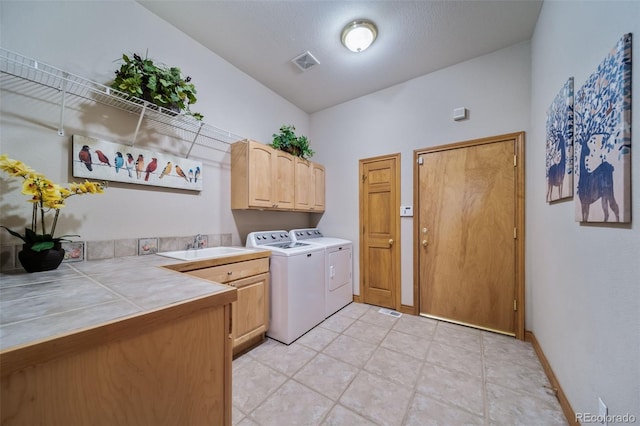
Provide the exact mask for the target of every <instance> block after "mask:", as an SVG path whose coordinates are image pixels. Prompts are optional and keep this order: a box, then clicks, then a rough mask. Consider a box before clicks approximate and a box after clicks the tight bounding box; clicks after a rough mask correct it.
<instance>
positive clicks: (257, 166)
mask: <svg viewBox="0 0 640 426" xmlns="http://www.w3.org/2000/svg"><path fill="white" fill-rule="evenodd" d="M274 154H275V151H274V150H273V149H272V148H270V147H268V146H267V145H263V144H261V143H258V142H254V141H250V142H249V153H248V167H247V169H248V170H247V175H248V185H249V200H248V204H249V206H250V207H273V205H274V202H273V189H272V185H271V181H272V176H273V175H274V173H275V172H274V165H275V162H274V158H273V157H274Z"/></svg>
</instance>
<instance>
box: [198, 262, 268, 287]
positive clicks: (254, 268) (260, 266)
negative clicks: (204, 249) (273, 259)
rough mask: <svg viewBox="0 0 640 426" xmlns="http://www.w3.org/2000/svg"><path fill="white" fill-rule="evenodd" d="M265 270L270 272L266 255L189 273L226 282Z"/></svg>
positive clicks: (218, 281)
mask: <svg viewBox="0 0 640 426" xmlns="http://www.w3.org/2000/svg"><path fill="white" fill-rule="evenodd" d="M264 272H269V258H266V257H265V258H263V259H255V260H247V261H246V262H237V263H230V264H228V265H222V266H212V267H210V268H202V269H196V270H193V271H189V272H187V274H189V275H193V276H194V277H199V278H204V279H206V280H209V281H215V282H217V283H222V284H225V283H228V282H230V281H235V280H239V279H241V278H246V277H251V276H253V275H258V274H262V273H264Z"/></svg>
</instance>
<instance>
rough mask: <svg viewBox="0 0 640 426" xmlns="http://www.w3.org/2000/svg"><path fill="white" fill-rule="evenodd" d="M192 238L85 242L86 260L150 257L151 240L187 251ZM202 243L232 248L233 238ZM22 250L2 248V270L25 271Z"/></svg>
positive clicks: (214, 237)
mask: <svg viewBox="0 0 640 426" xmlns="http://www.w3.org/2000/svg"><path fill="white" fill-rule="evenodd" d="M193 239H194V236H193V235H190V236H180V237H145V238H128V239H120V240H101V241H83V243H84V256H83V258H84V259H86V260H98V259H112V258H114V257H125V256H136V255H146V254H151V253H150V252H151V250H146V251H145V250H140V247H141V246H148V242H149V241H156V242H157V250H156V251H159V252H163V251H173V250H184V249H186V248H187V245H190V244H193ZM201 241H202V247H218V246H230V245H231V242H232V238H231V234H208V235H207V234H203V235H202V240H201ZM21 250H22V244H15V245H4V246H0V271H10V270H14V269H21V268H22V266H21V265H20V261H19V260H18V252H20V251H21ZM156 251H153V252H156ZM76 261H77V260H76Z"/></svg>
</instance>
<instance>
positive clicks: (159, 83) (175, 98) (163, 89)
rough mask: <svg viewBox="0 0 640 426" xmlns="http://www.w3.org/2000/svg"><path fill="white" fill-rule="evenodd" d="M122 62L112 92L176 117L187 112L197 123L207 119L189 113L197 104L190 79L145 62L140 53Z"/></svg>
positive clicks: (148, 60)
mask: <svg viewBox="0 0 640 426" xmlns="http://www.w3.org/2000/svg"><path fill="white" fill-rule="evenodd" d="M122 61H123V62H124V63H123V64H122V65H121V66H120V69H119V70H117V71H116V78H115V80H114V81H113V83H111V87H112V88H114V89H117V90H120V91H122V92H124V93H126V94H129V95H133V96H135V97H137V98H141V99H144V100H145V101H148V102H151V103H152V104H154V105H158V106H160V107H163V108H166V109H168V110H169V111H173V112H175V113H179V112H181V111H184V112H185V113H186V114H187V115H191V116H193V117H194V118H195V119H197V120H202V119H203V118H204V116H203V115H202V114H200V113H198V112H191V110H190V109H189V107H190V105H193V104H194V103H196V101H197V99H196V96H195V95H196V88H195V86H194V84H193V83H191V77H189V76H187V77H185V78H182V75H181V71H180V68H177V67H167V66H165V65H159V64H155V63H154V62H153V60H152V59H149V58H146V57H145V58H144V59H143V58H142V57H141V56H140V55H138V54H137V53H134V54H133V57H129V56H127V55H126V54H123V55H122Z"/></svg>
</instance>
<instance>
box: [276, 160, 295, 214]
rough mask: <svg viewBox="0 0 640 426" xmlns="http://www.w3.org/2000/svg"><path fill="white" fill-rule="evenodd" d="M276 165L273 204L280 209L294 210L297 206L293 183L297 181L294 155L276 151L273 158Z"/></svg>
mask: <svg viewBox="0 0 640 426" xmlns="http://www.w3.org/2000/svg"><path fill="white" fill-rule="evenodd" d="M273 159H274V162H275V164H274V165H273V171H274V173H275V176H274V177H273V181H272V184H273V188H274V194H273V203H274V204H275V207H276V208H279V209H293V208H294V206H295V201H294V200H295V194H294V190H293V183H294V181H295V159H294V157H293V156H292V155H290V154H287V153H286V152H283V151H278V150H276V151H275V154H274V156H273Z"/></svg>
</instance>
